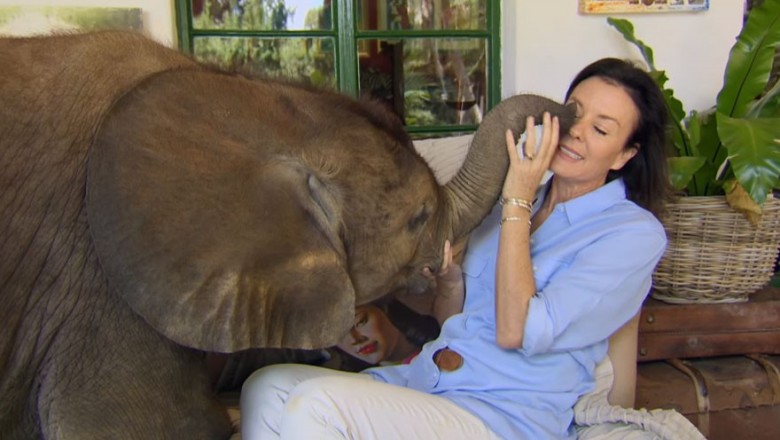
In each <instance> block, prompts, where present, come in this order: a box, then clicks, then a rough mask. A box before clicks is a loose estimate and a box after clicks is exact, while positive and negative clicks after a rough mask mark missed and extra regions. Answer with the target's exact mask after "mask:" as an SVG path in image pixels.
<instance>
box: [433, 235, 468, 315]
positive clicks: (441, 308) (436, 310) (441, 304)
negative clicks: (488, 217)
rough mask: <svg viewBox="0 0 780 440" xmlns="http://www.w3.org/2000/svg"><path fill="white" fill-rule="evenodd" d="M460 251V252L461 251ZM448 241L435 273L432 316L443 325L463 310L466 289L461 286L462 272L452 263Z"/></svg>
mask: <svg viewBox="0 0 780 440" xmlns="http://www.w3.org/2000/svg"><path fill="white" fill-rule="evenodd" d="M461 251H462V250H461ZM452 254H453V252H452V246H450V241H449V240H447V241H445V242H444V252H443V258H442V264H441V268H440V269H439V271H438V272H437V273H436V296H435V297H434V300H433V316H434V317H435V318H436V320H437V321H439V325H443V324H444V321H445V320H446V319H447V318H449V317H450V316H452V315H454V314H456V313H460V312H461V311H462V310H463V299H464V298H465V293H466V288H465V286H464V284H463V271H462V270H461V267H460V265H459V264H457V263H455V262H454V261H453V257H452Z"/></svg>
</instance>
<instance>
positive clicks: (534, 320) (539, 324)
mask: <svg viewBox="0 0 780 440" xmlns="http://www.w3.org/2000/svg"><path fill="white" fill-rule="evenodd" d="M552 340H553V329H552V320H551V319H549V317H548V316H547V306H546V305H545V303H544V299H543V298H542V297H541V296H539V295H534V296H532V297H531V300H530V301H529V303H528V317H527V318H526V320H525V331H524V332H523V351H524V352H525V353H527V354H529V355H531V354H538V353H542V352H544V351H546V350H547V349H548V348H549V347H550V346H551V345H552Z"/></svg>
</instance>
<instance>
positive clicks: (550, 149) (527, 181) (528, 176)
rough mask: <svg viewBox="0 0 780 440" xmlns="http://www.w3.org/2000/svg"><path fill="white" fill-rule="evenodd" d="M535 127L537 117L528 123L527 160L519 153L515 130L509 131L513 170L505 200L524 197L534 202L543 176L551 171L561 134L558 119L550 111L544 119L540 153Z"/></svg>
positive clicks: (531, 118) (507, 180)
mask: <svg viewBox="0 0 780 440" xmlns="http://www.w3.org/2000/svg"><path fill="white" fill-rule="evenodd" d="M534 125H535V122H534V118H533V117H530V116H529V117H528V119H526V122H525V132H526V134H527V136H526V142H525V148H524V151H523V157H520V155H519V154H518V151H517V147H516V142H515V137H514V136H513V135H512V131H511V130H507V131H506V149H507V153H508V154H509V171H508V172H507V175H506V179H504V190H503V191H504V192H503V197H508V198H520V199H523V200H527V201H529V202H532V201H533V198H534V196H535V195H536V190H537V189H538V188H539V185H540V183H541V180H542V177H544V173H545V172H546V171H547V170H548V169H549V168H550V163H551V162H552V158H553V156H554V155H555V152H556V151H557V150H558V135H559V131H560V128H559V123H558V117H557V116H555V117H551V116H550V114H549V113H547V112H545V113H544V115H543V116H542V142H541V145H540V147H539V151H538V152H537V151H536V143H537V139H536V137H537V136H536V130H535V129H534Z"/></svg>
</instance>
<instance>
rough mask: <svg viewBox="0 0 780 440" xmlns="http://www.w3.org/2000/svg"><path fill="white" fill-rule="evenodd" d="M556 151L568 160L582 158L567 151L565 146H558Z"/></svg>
mask: <svg viewBox="0 0 780 440" xmlns="http://www.w3.org/2000/svg"><path fill="white" fill-rule="evenodd" d="M558 151H559V152H560V153H561V154H562V155H564V156H566V157H568V158H570V159H572V160H582V156H580V155H579V154H577V153H575V152H574V151H572V150H570V149H568V148H567V147H566V146H565V145H559V146H558Z"/></svg>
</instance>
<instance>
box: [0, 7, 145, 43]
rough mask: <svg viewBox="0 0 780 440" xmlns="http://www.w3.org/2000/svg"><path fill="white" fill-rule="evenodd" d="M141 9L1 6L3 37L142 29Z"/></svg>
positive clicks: (0, 19) (0, 15) (0, 25)
mask: <svg viewBox="0 0 780 440" xmlns="http://www.w3.org/2000/svg"><path fill="white" fill-rule="evenodd" d="M142 12H143V11H142V10H141V8H118V7H111V8H104V7H76V6H73V7H69V6H34V5H31V6H27V5H19V6H0V35H3V36H31V35H45V34H51V33H63V32H74V31H96V30H101V29H125V30H136V31H140V30H142V29H143V14H142Z"/></svg>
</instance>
